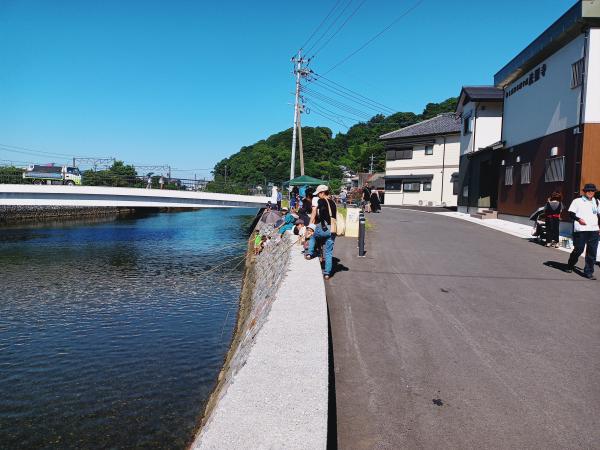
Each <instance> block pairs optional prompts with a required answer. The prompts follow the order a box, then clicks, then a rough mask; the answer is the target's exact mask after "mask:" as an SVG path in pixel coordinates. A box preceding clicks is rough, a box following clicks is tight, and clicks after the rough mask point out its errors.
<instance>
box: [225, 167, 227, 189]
mask: <svg viewBox="0 0 600 450" xmlns="http://www.w3.org/2000/svg"><path fill="white" fill-rule="evenodd" d="M225 185H227V164H225Z"/></svg>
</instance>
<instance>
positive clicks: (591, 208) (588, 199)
mask: <svg viewBox="0 0 600 450" xmlns="http://www.w3.org/2000/svg"><path fill="white" fill-rule="evenodd" d="M596 191H597V189H596V185H595V184H591V183H588V184H586V185H585V186H584V187H583V195H582V196H581V197H579V198H576V199H575V200H573V202H572V203H571V206H570V207H569V214H570V215H571V218H572V219H573V223H574V230H573V247H574V249H573V252H572V253H571V256H570V257H569V263H568V267H567V272H569V273H570V272H572V271H573V268H574V267H575V264H576V263H577V259H578V258H579V257H580V256H581V254H582V253H583V250H584V248H585V247H586V246H587V250H586V252H585V269H584V271H583V274H584V276H585V277H586V278H588V279H590V280H595V279H596V277H595V276H594V264H595V262H596V251H597V250H598V239H599V234H600V228H599V227H598V216H599V215H600V202H598V200H597V199H596V198H594V194H595V193H596Z"/></svg>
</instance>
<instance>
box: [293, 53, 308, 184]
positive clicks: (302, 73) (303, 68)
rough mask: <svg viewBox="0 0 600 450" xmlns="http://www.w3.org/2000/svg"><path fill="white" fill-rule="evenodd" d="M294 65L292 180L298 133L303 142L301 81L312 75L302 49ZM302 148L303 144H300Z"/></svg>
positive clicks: (294, 170) (302, 164) (294, 57)
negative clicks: (300, 124) (294, 95)
mask: <svg viewBox="0 0 600 450" xmlns="http://www.w3.org/2000/svg"><path fill="white" fill-rule="evenodd" d="M292 64H293V65H294V72H293V73H294V75H295V77H296V100H295V102H294V127H293V128H292V161H291V163H290V180H291V179H292V178H294V177H295V176H296V131H300V141H301V142H302V130H301V129H300V130H298V128H299V123H300V114H301V113H302V111H301V107H300V79H301V78H306V77H308V76H309V75H310V70H309V69H308V68H307V65H308V60H306V59H304V58H303V57H302V49H300V50H298V54H297V55H296V56H293V57H292ZM300 145H301V146H302V144H300ZM301 151H302V150H301ZM301 158H302V159H301V171H302V174H304V169H303V166H304V155H303V154H302V153H301Z"/></svg>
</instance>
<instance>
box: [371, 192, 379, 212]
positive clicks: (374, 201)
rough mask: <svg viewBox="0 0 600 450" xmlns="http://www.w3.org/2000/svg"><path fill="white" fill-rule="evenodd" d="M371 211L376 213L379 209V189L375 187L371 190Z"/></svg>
mask: <svg viewBox="0 0 600 450" xmlns="http://www.w3.org/2000/svg"><path fill="white" fill-rule="evenodd" d="M370 202H371V212H374V213H378V212H379V211H381V201H380V200H379V191H378V190H377V189H373V190H372V191H371V199H370Z"/></svg>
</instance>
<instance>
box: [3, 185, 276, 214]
mask: <svg viewBox="0 0 600 450" xmlns="http://www.w3.org/2000/svg"><path fill="white" fill-rule="evenodd" d="M269 200H270V198H268V197H265V196H254V195H236V194H217V193H212V192H191V191H174V190H161V189H139V188H120V187H101V186H60V185H56V186H53V185H41V186H35V185H30V184H0V205H12V206H65V207H74V206H94V207H113V208H114V207H124V208H232V207H233V208H244V207H246V208H262V207H264V206H265V205H266V204H267V202H268V201H269Z"/></svg>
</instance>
